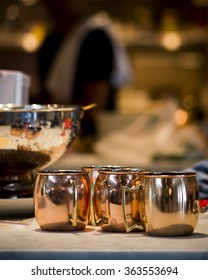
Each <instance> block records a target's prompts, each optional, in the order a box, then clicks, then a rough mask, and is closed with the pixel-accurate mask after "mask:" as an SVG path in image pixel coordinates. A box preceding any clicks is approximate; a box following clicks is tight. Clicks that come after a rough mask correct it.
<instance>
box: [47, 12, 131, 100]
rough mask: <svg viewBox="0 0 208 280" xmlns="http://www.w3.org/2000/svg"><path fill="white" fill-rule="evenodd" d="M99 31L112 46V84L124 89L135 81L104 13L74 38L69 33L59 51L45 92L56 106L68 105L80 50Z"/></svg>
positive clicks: (78, 31)
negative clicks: (107, 36)
mask: <svg viewBox="0 0 208 280" xmlns="http://www.w3.org/2000/svg"><path fill="white" fill-rule="evenodd" d="M98 27H99V28H102V29H103V30H105V31H106V34H108V35H109V38H110V39H111V41H112V45H113V50H114V55H115V67H114V71H113V73H112V76H111V82H112V84H113V85H114V86H115V87H121V86H123V85H125V84H128V83H130V82H131V81H132V71H131V67H130V63H129V59H128V55H127V53H126V51H125V48H124V47H123V46H122V44H121V43H120V42H119V40H118V39H117V36H116V34H115V32H114V31H113V28H112V27H113V23H112V21H111V19H110V18H109V17H108V15H107V14H106V13H105V12H100V13H97V14H96V15H93V16H92V17H90V18H88V19H87V20H86V21H85V22H84V24H82V25H81V26H80V27H79V28H78V30H76V32H74V34H73V35H72V34H71V33H70V34H69V35H68V36H67V37H66V39H65V40H64V43H63V44H62V46H61V48H60V50H59V51H58V53H57V55H56V57H55V60H54V63H53V65H52V67H51V69H50V71H49V74H48V78H47V80H46V88H47V90H48V92H49V93H50V94H51V97H52V98H53V100H54V102H57V103H63V104H64V103H68V102H69V100H70V96H71V95H72V84H73V79H74V72H75V71H74V69H75V65H76V61H77V57H78V53H79V47H80V46H81V43H82V40H83V39H84V38H85V36H86V35H87V34H88V33H89V32H90V31H92V30H93V29H95V28H98Z"/></svg>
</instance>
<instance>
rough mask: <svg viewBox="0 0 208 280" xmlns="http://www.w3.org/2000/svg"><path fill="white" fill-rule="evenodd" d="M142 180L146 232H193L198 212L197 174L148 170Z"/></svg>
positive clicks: (173, 234)
mask: <svg viewBox="0 0 208 280" xmlns="http://www.w3.org/2000/svg"><path fill="white" fill-rule="evenodd" d="M141 182H142V189H141V190H140V192H142V193H143V195H142V196H143V198H144V205H145V212H143V214H144V215H142V216H143V220H144V221H145V228H146V232H147V233H148V234H150V235H158V236H180V235H189V234H191V233H192V232H193V231H194V229H195V227H196V225H197V222H198V218H199V212H200V208H199V190H198V184H197V179H196V173H194V172H183V171H175V172H174V171H173V172H151V173H149V174H145V175H144V176H142V179H141ZM141 214H142V213H141Z"/></svg>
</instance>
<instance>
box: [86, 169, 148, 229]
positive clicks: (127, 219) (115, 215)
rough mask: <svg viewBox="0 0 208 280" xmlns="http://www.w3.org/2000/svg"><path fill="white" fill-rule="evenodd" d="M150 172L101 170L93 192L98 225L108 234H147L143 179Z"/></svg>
mask: <svg viewBox="0 0 208 280" xmlns="http://www.w3.org/2000/svg"><path fill="white" fill-rule="evenodd" d="M148 172H149V170H144V169H138V168H118V169H116V168H115V169H111V170H102V169H101V170H99V172H98V176H97V179H96V181H95V184H94V185H93V188H92V189H91V206H92V217H93V218H94V221H95V225H99V226H101V228H102V230H104V231H113V232H130V231H144V223H143V222H142V220H141V217H140V212H143V211H144V209H143V208H144V204H143V199H142V197H140V195H141V194H142V192H140V188H141V180H140V179H141V174H145V173H148Z"/></svg>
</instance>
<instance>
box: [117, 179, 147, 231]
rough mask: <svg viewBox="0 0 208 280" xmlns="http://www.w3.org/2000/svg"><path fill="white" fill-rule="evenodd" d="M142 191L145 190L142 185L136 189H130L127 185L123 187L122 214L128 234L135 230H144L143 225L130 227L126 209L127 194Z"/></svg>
mask: <svg viewBox="0 0 208 280" xmlns="http://www.w3.org/2000/svg"><path fill="white" fill-rule="evenodd" d="M140 190H143V186H142V184H140V185H139V186H137V187H134V188H129V187H127V186H125V185H122V214H123V222H124V226H125V229H126V232H130V231H132V230H133V229H140V230H144V227H143V226H142V225H138V224H134V225H132V226H130V227H129V225H128V222H127V217H126V207H125V206H126V192H134V191H140Z"/></svg>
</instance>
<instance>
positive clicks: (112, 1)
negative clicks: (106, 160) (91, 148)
mask: <svg viewBox="0 0 208 280" xmlns="http://www.w3.org/2000/svg"><path fill="white" fill-rule="evenodd" d="M60 3H61V1H60ZM89 5H91V7H90V8H91V9H92V10H93V11H98V10H104V11H106V12H107V13H108V14H109V15H110V16H111V18H112V20H113V24H114V27H115V29H116V30H117V34H118V36H119V38H120V40H121V42H122V43H123V44H124V46H125V47H126V49H127V52H128V55H129V58H130V61H131V65H132V69H133V81H132V84H131V85H128V86H126V87H124V88H122V89H121V90H120V92H119V96H118V100H117V110H116V112H114V113H112V114H105V113H103V114H102V115H101V116H100V120H99V121H100V135H101V139H100V141H98V143H97V145H96V147H95V149H96V151H97V152H98V153H100V154H102V155H106V156H112V157H114V158H115V157H117V158H118V157H119V156H120V155H121V151H124V148H125V145H126V146H129V143H130V141H131V143H132V145H131V147H132V157H133V155H135V150H137V151H138V153H139V154H140V155H141V150H142V151H143V153H144V156H143V158H141V160H142V159H143V162H144V161H145V160H146V161H147V160H149V159H150V158H151V159H153V158H154V159H155V160H160V159H164V158H169V159H177V160H178V159H184V158H186V159H187V158H191V159H193V160H198V159H201V158H206V157H207V137H208V110H207V108H208V85H207V81H208V79H207V78H208V34H207V31H208V29H207V28H208V0H189V1H188V0H183V1H179V0H174V1H173V0H171V1H166V0H158V1H157V0H128V1H126V0H91V1H90V3H89ZM49 26H50V20H49V18H48V15H47V12H46V11H45V10H44V7H43V5H42V3H41V1H40V0H2V1H0V69H13V70H20V71H23V72H25V73H27V74H29V75H31V77H32V86H31V96H36V95H37V93H38V90H39V88H38V81H37V65H36V60H35V54H36V52H37V50H38V48H39V46H40V44H41V42H42V41H43V39H44V36H45V34H46V32H47V29H48V28H49ZM153 139H154V141H153ZM148 141H149V147H150V148H148V149H147V150H148V151H146V153H145V152H144V150H145V146H144V143H145V144H146V145H147V143H148ZM113 144H115V146H116V148H115V149H114V153H112V151H111V152H110V154H108V151H109V145H110V146H111V147H112V146H113ZM143 146H144V147H143ZM128 155H129V156H130V155H131V153H130V152H129V151H128ZM122 157H125V155H124V153H123V152H122ZM137 160H138V157H137Z"/></svg>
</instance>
